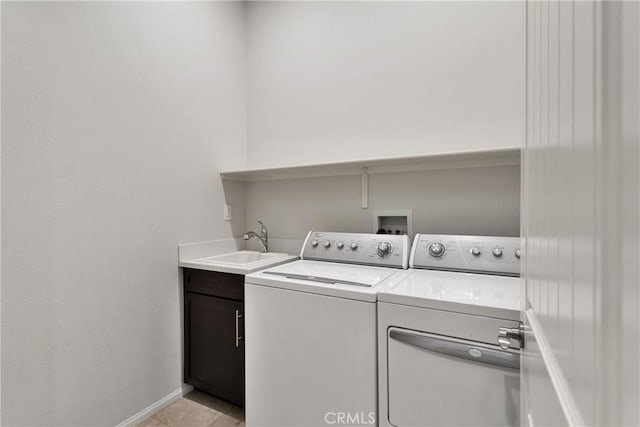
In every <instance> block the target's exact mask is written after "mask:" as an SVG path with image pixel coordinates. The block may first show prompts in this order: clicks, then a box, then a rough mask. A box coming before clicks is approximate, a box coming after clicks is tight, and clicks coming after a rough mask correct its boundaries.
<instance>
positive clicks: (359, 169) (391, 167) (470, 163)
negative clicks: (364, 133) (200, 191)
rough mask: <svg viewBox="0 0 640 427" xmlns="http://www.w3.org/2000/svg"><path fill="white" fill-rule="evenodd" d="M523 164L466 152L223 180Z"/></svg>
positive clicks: (514, 156) (513, 154)
mask: <svg viewBox="0 0 640 427" xmlns="http://www.w3.org/2000/svg"><path fill="white" fill-rule="evenodd" d="M519 164H520V149H519V148H517V147H514V148H506V149H500V150H490V151H487V150H483V151H465V152H455V153H443V154H433V155H427V156H412V157H390V158H379V159H367V160H356V161H347V162H334V163H321V164H307V165H298V166H284V167H275V168H265V169H245V170H235V171H221V172H220V177H221V178H222V179H224V180H231V181H247V182H250V181H271V180H279V179H299V178H320V177H328V176H349V175H362V174H363V170H364V168H366V173H367V174H369V175H371V174H381V173H394V172H413V171H423V170H436V169H459V168H475V167H490V166H509V165H519Z"/></svg>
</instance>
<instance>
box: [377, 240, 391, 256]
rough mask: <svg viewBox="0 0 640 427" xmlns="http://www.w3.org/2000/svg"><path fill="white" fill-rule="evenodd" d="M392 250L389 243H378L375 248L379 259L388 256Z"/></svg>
mask: <svg viewBox="0 0 640 427" xmlns="http://www.w3.org/2000/svg"><path fill="white" fill-rule="evenodd" d="M392 250H393V245H392V244H391V243H390V242H380V243H378V246H377V247H376V251H377V252H378V256H381V257H383V256H386V255H389V254H390V253H391V251H392Z"/></svg>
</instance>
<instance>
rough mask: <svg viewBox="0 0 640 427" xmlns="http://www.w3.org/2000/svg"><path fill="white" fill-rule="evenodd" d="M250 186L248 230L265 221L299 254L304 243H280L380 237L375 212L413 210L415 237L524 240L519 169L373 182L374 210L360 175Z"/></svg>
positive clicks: (393, 176) (391, 176) (394, 176)
mask: <svg viewBox="0 0 640 427" xmlns="http://www.w3.org/2000/svg"><path fill="white" fill-rule="evenodd" d="M245 186H246V193H245V197H246V198H245V205H246V206H245V212H246V227H247V229H249V228H254V227H255V222H256V220H258V219H260V220H262V221H264V222H265V223H266V224H267V226H268V228H269V233H270V234H269V236H270V239H272V240H274V241H276V244H277V245H278V244H281V245H282V246H280V248H283V249H289V250H293V249H294V248H295V247H296V244H295V243H293V242H292V243H291V244H287V242H279V241H278V240H279V239H285V240H289V239H292V240H301V239H304V237H305V235H306V233H307V232H308V231H309V230H330V231H346V232H362V233H371V232H374V231H375V230H374V229H373V213H374V211H375V210H397V209H411V210H412V213H413V231H414V232H426V233H444V234H476V235H496V236H519V234H520V233H519V231H520V167H519V166H518V165H512V166H493V167H478V168H463V169H446V170H427V171H416V172H401V173H400V172H399V173H387V174H379V175H370V177H369V208H368V209H362V206H361V202H362V198H361V194H362V193H361V178H360V176H337V177H326V178H308V179H291V180H277V181H258V182H247V183H246V184H245ZM252 245H253V244H252ZM278 249H279V248H278V247H275V248H274V250H278ZM298 249H299V245H298Z"/></svg>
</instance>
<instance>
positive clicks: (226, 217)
mask: <svg viewBox="0 0 640 427" xmlns="http://www.w3.org/2000/svg"><path fill="white" fill-rule="evenodd" d="M224 220H225V221H231V205H224Z"/></svg>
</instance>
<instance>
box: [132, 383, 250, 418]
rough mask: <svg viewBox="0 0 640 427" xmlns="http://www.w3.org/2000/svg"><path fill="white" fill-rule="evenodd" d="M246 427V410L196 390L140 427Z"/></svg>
mask: <svg viewBox="0 0 640 427" xmlns="http://www.w3.org/2000/svg"><path fill="white" fill-rule="evenodd" d="M222 426H242V427H244V410H243V409H242V408H238V407H237V406H234V405H233V404H231V403H228V402H225V401H223V400H220V399H216V398H215V397H213V396H210V395H208V394H206V393H202V392H200V391H197V390H194V391H192V392H191V393H189V394H187V395H185V396H184V397H183V398H181V399H179V400H176V401H175V402H173V403H172V404H171V405H169V406H167V407H166V408H164V409H163V410H162V411H160V412H157V413H155V414H154V415H152V416H151V418H149V419H148V420H146V421H144V422H143V423H141V424H138V427H222Z"/></svg>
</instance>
